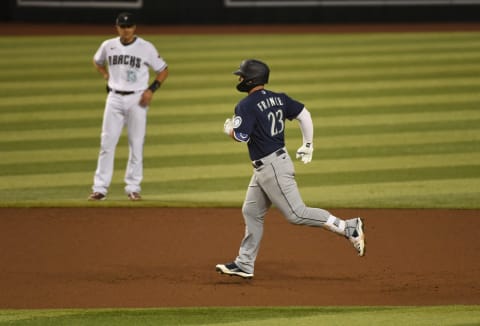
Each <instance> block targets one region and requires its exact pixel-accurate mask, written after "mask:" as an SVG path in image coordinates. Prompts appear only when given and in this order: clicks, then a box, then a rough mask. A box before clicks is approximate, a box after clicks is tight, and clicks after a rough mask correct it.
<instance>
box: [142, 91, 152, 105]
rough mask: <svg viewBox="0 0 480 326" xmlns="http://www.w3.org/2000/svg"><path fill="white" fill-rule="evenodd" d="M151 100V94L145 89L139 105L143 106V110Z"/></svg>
mask: <svg viewBox="0 0 480 326" xmlns="http://www.w3.org/2000/svg"><path fill="white" fill-rule="evenodd" d="M152 98H153V92H152V91H151V90H149V89H147V90H146V91H145V92H143V94H142V98H141V99H140V105H141V106H143V107H144V108H145V107H147V106H149V105H150V102H151V101H152Z"/></svg>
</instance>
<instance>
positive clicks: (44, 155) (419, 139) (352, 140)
mask: <svg viewBox="0 0 480 326" xmlns="http://www.w3.org/2000/svg"><path fill="white" fill-rule="evenodd" d="M152 129H154V128H152ZM155 130H156V129H155ZM477 130H478V128H475V129H467V130H465V129H459V130H443V131H442V130H432V131H425V130H418V131H412V132H406V133H398V134H397V133H380V134H377V133H376V134H363V135H359V134H353V135H344V136H338V135H332V134H323V135H317V136H316V137H315V149H316V151H317V150H319V149H339V148H345V147H363V146H372V145H375V146H380V145H383V146H388V145H405V146H406V145H414V144H437V143H439V142H440V143H441V142H445V141H446V140H448V141H449V142H461V141H469V142H472V141H477V142H478V141H480V139H479V138H480V133H479V132H478V131H477ZM95 131H96V132H97V133H99V131H100V129H99V128H98V129H96V130H95ZM65 133H68V130H65ZM218 133H219V134H220V131H219V132H218ZM288 133H289V135H290V136H289V139H288V141H287V146H296V145H298V144H300V143H301V141H302V140H301V135H300V133H299V132H298V131H296V132H294V131H293V130H292V131H291V132H290V130H289V131H288ZM92 134H94V132H88V133H86V134H85V135H84V136H83V137H79V138H88V139H91V140H90V141H89V143H91V146H88V147H84V148H76V149H75V150H74V151H72V150H71V147H67V148H52V149H43V150H41V149H34V150H32V149H28V148H22V146H21V145H22V143H23V142H19V143H18V145H19V147H18V148H16V150H12V151H9V152H8V155H4V157H2V161H1V162H0V166H1V165H2V164H16V163H21V162H29V163H34V162H51V161H52V157H54V158H55V160H54V162H66V161H73V160H79V159H85V158H88V157H91V156H95V157H96V155H97V152H98V150H99V148H98V147H97V146H99V144H100V136H98V138H97V139H96V140H95V143H96V144H97V146H95V145H93V142H94V138H93V137H92ZM153 135H155V134H154V133H153V132H150V133H149V134H148V135H147V141H146V145H145V156H146V157H149V156H161V157H167V156H175V155H183V154H185V153H187V154H189V155H195V154H197V155H211V154H220V153H223V154H231V153H238V152H241V153H246V151H247V149H246V146H245V145H243V144H236V143H234V142H232V141H231V140H230V139H228V138H226V137H224V136H223V134H222V137H219V138H217V139H215V140H214V141H208V142H205V143H203V144H202V146H196V145H192V144H190V143H184V144H179V145H176V146H174V147H172V146H171V145H170V144H168V143H167V144H158V143H157V142H155V141H153V140H151V137H152V136H153ZM156 135H158V134H156ZM56 138H62V136H61V135H59V136H56V137H53V138H52V139H56ZM64 138H65V139H72V138H77V137H65V136H64ZM31 139H35V138H31ZM31 139H28V140H31ZM39 139H41V138H39ZM44 139H45V140H47V139H49V138H44ZM22 140H23V141H25V140H27V139H22ZM297 147H298V146H297ZM0 148H1V146H0ZM118 148H119V149H120V151H119V153H117V155H116V157H123V158H126V157H127V156H126V155H128V154H127V152H126V148H127V147H126V140H125V136H123V137H122V138H120V143H119V145H118ZM292 149H293V150H296V148H293V147H292ZM121 153H124V154H125V155H124V156H121ZM54 162H52V163H54Z"/></svg>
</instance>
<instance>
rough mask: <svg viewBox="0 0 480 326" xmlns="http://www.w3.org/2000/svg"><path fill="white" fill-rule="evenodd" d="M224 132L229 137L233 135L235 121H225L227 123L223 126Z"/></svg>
mask: <svg viewBox="0 0 480 326" xmlns="http://www.w3.org/2000/svg"><path fill="white" fill-rule="evenodd" d="M223 132H224V133H225V134H226V135H227V136H231V135H232V132H233V120H232V119H230V118H228V119H227V120H225V123H224V124H223Z"/></svg>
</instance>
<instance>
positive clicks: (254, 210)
mask: <svg viewBox="0 0 480 326" xmlns="http://www.w3.org/2000/svg"><path fill="white" fill-rule="evenodd" d="M242 214H243V216H244V217H246V218H254V219H261V218H263V215H264V214H265V213H264V212H262V211H261V210H260V209H259V208H258V206H257V204H256V203H254V202H246V203H244V204H243V206H242Z"/></svg>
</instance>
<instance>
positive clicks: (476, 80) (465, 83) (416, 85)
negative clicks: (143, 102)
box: [2, 75, 480, 99]
mask: <svg viewBox="0 0 480 326" xmlns="http://www.w3.org/2000/svg"><path fill="white" fill-rule="evenodd" d="M233 80H234V79H233V78H232V79H231V82H232V81H233ZM286 82H288V83H290V84H291V82H292V81H291V80H283V81H282V80H279V81H276V83H275V85H283V84H285V83H286ZM75 83H77V82H75ZM304 83H307V84H308V85H304V84H302V85H301V86H302V87H299V86H297V85H290V86H288V85H286V86H285V87H288V88H289V90H290V91H291V92H297V91H298V90H299V89H301V91H302V92H315V93H316V94H318V95H319V96H322V97H328V96H333V95H338V94H339V93H340V92H342V93H347V94H348V96H356V94H361V95H362V96H363V95H364V94H367V95H368V94H372V95H373V94H374V93H372V91H376V92H377V93H376V94H378V92H379V91H382V92H385V93H387V94H388V93H394V92H395V91H398V90H401V91H402V92H403V93H406V95H408V94H412V90H415V91H418V90H426V91H427V92H428V91H429V90H430V89H434V90H437V89H439V88H440V89H445V90H447V91H448V90H450V92H452V91H455V90H462V89H465V90H468V89H471V90H472V92H473V91H474V89H476V88H478V87H479V86H480V77H478V75H475V76H471V77H467V76H460V77H450V78H446V77H445V76H442V77H438V76H436V77H434V78H430V79H427V78H416V79H401V78H396V79H389V80H385V79H375V80H361V81H358V80H357V81H355V80H354V81H351V80H349V81H348V82H346V81H345V80H342V81H336V82H323V81H321V80H318V79H312V80H310V81H309V80H304ZM64 84H65V91H66V92H67V91H68V92H71V90H74V92H75V93H76V94H79V93H90V92H92V90H94V89H95V88H94V87H92V86H91V85H90V84H91V83H90V82H88V81H85V82H83V81H80V82H78V86H74V82H71V83H70V85H68V84H69V83H67V82H65V83H64ZM102 86H103V87H97V89H99V90H100V89H104V87H105V85H104V84H103V85H102ZM192 86H193V85H192ZM232 86H233V85H232ZM42 87H44V88H43V89H29V88H28V87H27V86H26V87H19V88H18V90H16V91H11V92H8V88H7V89H5V90H4V92H5V94H4V95H3V96H2V97H5V99H7V98H11V97H18V96H35V95H43V94H45V92H46V90H48V91H47V94H50V92H51V90H52V89H55V88H56V87H55V86H49V83H46V84H45V85H43V86H42ZM185 87H186V86H185V85H184V87H183V88H182V89H170V90H169V94H170V95H173V96H175V95H177V96H178V94H177V93H178V92H180V93H182V94H183V93H184V92H185V90H186V88H185ZM61 89H62V88H61V87H60V88H59V89H57V90H58V92H57V96H58V95H59V92H60V91H61ZM233 90H234V89H233V87H229V88H227V87H224V86H222V87H221V88H219V87H216V86H215V85H213V86H212V85H211V84H206V85H205V86H199V87H197V89H196V90H195V91H192V95H195V93H197V92H200V91H204V92H207V93H210V94H215V93H217V92H222V93H223V94H228V93H233ZM61 94H62V93H60V96H68V94H64V95H61ZM51 96H54V95H53V94H52V95H51Z"/></svg>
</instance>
